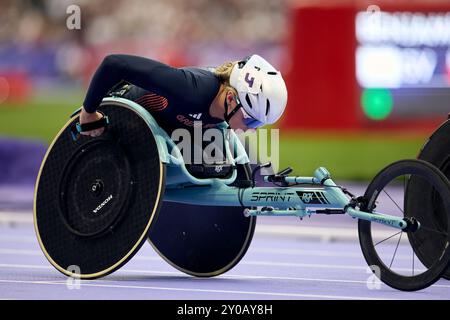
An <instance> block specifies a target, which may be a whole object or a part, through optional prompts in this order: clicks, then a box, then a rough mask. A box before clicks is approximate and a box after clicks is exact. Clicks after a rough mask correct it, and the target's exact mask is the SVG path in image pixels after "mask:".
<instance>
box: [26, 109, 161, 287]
mask: <svg viewBox="0 0 450 320" xmlns="http://www.w3.org/2000/svg"><path fill="white" fill-rule="evenodd" d="M100 110H101V111H102V112H104V113H105V114H106V115H107V116H108V117H109V119H110V125H109V127H108V130H107V132H106V133H104V134H103V135H101V136H100V137H97V138H91V137H87V136H80V137H79V138H78V139H77V140H76V141H74V140H73V139H72V135H71V126H73V125H74V124H75V122H77V121H78V119H77V117H74V118H72V119H71V120H70V121H69V122H68V123H67V124H66V126H65V127H64V128H63V129H62V130H61V131H60V133H59V134H58V136H57V137H56V138H55V140H54V141H53V143H52V145H51V146H50V148H49V150H48V152H47V155H46V157H45V160H44V162H43V164H42V166H41V171H40V173H39V177H38V181H37V185H36V194H35V201H34V218H35V219H34V222H35V229H36V234H37V237H38V241H39V244H40V246H41V248H42V251H43V252H44V254H45V256H46V258H47V259H48V260H49V262H50V263H51V264H52V265H53V266H54V267H55V268H56V269H58V270H59V271H60V272H62V273H64V274H66V275H69V276H71V275H72V272H71V270H70V269H72V267H71V266H77V267H78V269H79V270H80V274H79V275H78V276H79V277H81V278H85V279H92V278H98V277H101V276H105V275H107V274H109V273H111V272H113V271H115V270H117V269H118V268H120V267H121V266H123V265H124V264H125V263H126V262H127V261H129V259H131V257H132V256H133V255H134V254H135V253H136V252H137V251H138V249H139V248H140V247H141V246H142V244H143V243H144V242H145V240H146V238H147V235H148V231H149V230H150V227H151V225H152V223H153V222H154V218H155V217H156V216H157V214H158V212H159V208H160V204H161V199H162V192H163V189H164V179H165V166H164V165H163V164H162V163H161V161H160V159H159V154H158V149H157V146H156V142H155V139H154V137H153V134H152V132H151V130H150V128H149V127H148V125H147V124H146V122H145V121H144V119H143V118H142V116H141V115H140V114H138V113H137V112H135V111H134V110H133V109H131V108H130V107H128V106H127V105H126V104H125V103H121V102H108V103H104V104H103V105H102V106H101V107H100Z"/></svg>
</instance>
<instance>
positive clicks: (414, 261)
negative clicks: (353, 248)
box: [358, 160, 450, 291]
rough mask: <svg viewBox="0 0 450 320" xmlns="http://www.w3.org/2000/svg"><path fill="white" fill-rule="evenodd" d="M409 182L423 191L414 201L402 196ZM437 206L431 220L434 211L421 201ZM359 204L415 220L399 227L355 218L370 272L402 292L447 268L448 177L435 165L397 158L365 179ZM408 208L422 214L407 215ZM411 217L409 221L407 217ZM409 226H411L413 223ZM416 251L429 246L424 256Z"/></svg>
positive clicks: (449, 237)
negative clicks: (368, 180) (427, 256)
mask: <svg viewBox="0 0 450 320" xmlns="http://www.w3.org/2000/svg"><path fill="white" fill-rule="evenodd" d="M411 185H420V188H421V190H423V193H424V194H422V195H420V197H417V198H415V199H414V200H413V202H414V203H412V202H411V201H412V199H411V198H410V197H409V198H408V197H406V195H407V194H408V188H409V187H411ZM427 193H432V195H433V196H432V198H433V199H434V201H437V202H438V203H439V204H440V205H439V208H440V210H441V212H440V213H439V215H440V217H443V219H441V221H440V223H439V224H436V223H435V219H434V217H433V215H434V214H435V213H434V212H431V211H429V210H426V208H427V205H426V203H423V201H426V199H430V197H429V195H428V194H427ZM364 199H366V202H365V203H364V204H363V205H362V206H361V208H360V209H361V210H362V211H366V212H373V213H375V212H380V213H384V214H389V215H392V216H398V217H402V218H407V219H412V218H414V219H416V220H417V221H418V223H419V225H420V226H419V228H418V229H417V230H415V231H413V230H409V231H405V230H399V229H394V228H392V227H389V226H385V225H382V224H379V223H376V222H370V221H365V220H359V223H358V232H359V241H360V245H361V249H362V252H363V254H364V257H365V259H366V261H367V263H368V265H369V266H370V268H371V269H372V271H373V272H374V273H375V274H376V275H377V276H378V277H379V278H380V280H381V281H383V282H384V283H386V284H387V285H389V286H391V287H393V288H396V289H399V290H404V291H415V290H421V289H423V288H426V287H428V286H430V285H432V284H433V283H435V282H436V281H437V280H439V278H440V277H441V276H442V275H443V273H444V272H445V271H446V269H447V266H448V264H449V261H450V246H449V242H450V233H449V221H450V182H449V180H448V179H447V178H446V176H445V175H444V174H443V173H442V172H441V171H439V169H437V168H436V167H435V166H433V165H431V164H429V163H427V162H425V161H421V160H402V161H398V162H395V163H393V164H391V165H389V166H387V167H386V168H384V169H383V170H382V171H381V172H380V173H378V175H377V176H376V177H375V178H374V179H373V180H372V182H371V183H370V184H369V186H368V188H367V190H366V192H365V194H364ZM411 208H415V209H417V208H420V209H422V210H421V214H420V215H418V216H415V215H411V213H413V210H412V209H411ZM410 221H413V220H410ZM412 229H414V228H412ZM419 240H420V246H421V252H422V251H429V250H430V248H433V250H432V251H433V255H432V257H430V259H428V260H427V261H424V259H423V256H422V255H421V254H420V252H419V251H418V250H417V246H418V243H419Z"/></svg>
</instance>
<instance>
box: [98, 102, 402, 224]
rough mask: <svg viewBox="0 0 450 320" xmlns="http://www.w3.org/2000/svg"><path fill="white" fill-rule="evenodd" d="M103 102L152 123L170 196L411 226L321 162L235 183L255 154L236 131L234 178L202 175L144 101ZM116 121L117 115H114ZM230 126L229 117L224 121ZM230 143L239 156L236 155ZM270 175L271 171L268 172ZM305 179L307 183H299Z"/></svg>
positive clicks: (248, 211)
mask: <svg viewBox="0 0 450 320" xmlns="http://www.w3.org/2000/svg"><path fill="white" fill-rule="evenodd" d="M102 105H119V106H123V107H126V108H129V109H131V110H133V111H134V112H136V113H137V114H138V115H140V117H141V118H142V119H143V120H144V121H145V122H146V123H147V125H148V127H149V128H150V129H151V131H152V133H153V135H154V137H155V140H156V144H157V147H158V152H159V157H160V160H161V162H163V163H164V164H165V165H166V187H165V194H164V198H163V199H164V201H171V202H178V203H184V204H191V205H198V206H233V207H242V208H243V214H245V215H246V216H296V217H300V218H302V217H305V216H311V215H313V214H348V215H350V216H351V217H353V218H358V219H363V220H368V221H372V222H376V223H381V224H384V225H387V226H391V227H393V228H397V229H401V230H403V229H406V228H407V227H408V224H407V221H406V220H404V219H403V218H401V217H396V216H391V215H388V214H384V213H381V212H364V211H361V210H359V208H358V207H357V206H356V205H355V202H354V200H355V199H354V198H353V197H349V195H348V194H346V193H345V192H344V191H343V189H342V188H341V187H339V186H337V185H336V184H335V183H334V182H333V180H332V179H331V175H330V173H329V172H328V170H327V169H325V168H323V167H320V168H318V169H317V170H316V171H315V172H314V175H313V176H312V177H295V176H286V177H284V178H283V179H284V181H285V182H286V183H288V184H291V185H294V186H286V187H276V186H275V187H244V188H243V187H237V186H231V184H233V182H234V181H235V180H236V177H237V170H236V164H247V163H249V158H248V156H247V153H246V151H245V149H244V147H243V146H242V144H241V142H240V140H239V139H238V138H237V137H236V134H235V133H234V132H233V131H232V130H231V131H227V132H229V133H230V134H225V132H224V137H225V139H226V141H227V142H230V141H232V143H225V149H226V154H227V159H228V161H229V162H230V163H231V164H232V165H233V167H234V169H233V173H232V174H231V176H230V177H229V178H225V179H220V178H206V179H199V178H196V177H194V176H193V175H191V174H190V173H189V171H188V169H187V168H186V165H185V162H184V160H183V156H182V154H181V151H180V150H179V149H178V147H177V145H176V144H175V143H174V141H172V139H171V138H170V137H169V136H168V134H167V133H166V132H165V131H164V130H163V129H162V128H161V127H160V126H159V125H158V124H157V122H156V120H155V119H154V118H153V117H152V116H151V114H150V113H149V112H148V111H147V110H145V109H144V108H143V107H141V106H140V105H138V104H137V103H134V102H132V101H130V100H127V99H123V98H118V97H109V98H105V99H104V100H103V102H102ZM110 121H111V122H113V121H114V119H110ZM220 128H222V129H223V130H225V129H226V128H227V126H226V125H225V123H224V124H223V125H221V126H220ZM230 144H231V146H232V147H233V148H234V150H233V151H234V152H235V154H237V157H233V156H232V152H231V150H230ZM264 180H265V181H269V180H270V177H268V176H266V177H264ZM295 185H301V186H298V187H297V186H295Z"/></svg>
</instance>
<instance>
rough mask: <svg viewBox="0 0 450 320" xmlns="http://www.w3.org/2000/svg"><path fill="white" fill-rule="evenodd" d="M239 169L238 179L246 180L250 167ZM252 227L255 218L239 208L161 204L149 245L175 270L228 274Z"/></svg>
mask: <svg viewBox="0 0 450 320" xmlns="http://www.w3.org/2000/svg"><path fill="white" fill-rule="evenodd" d="M240 169H241V172H239V171H238V180H239V179H241V180H248V177H249V176H250V167H249V166H248V165H245V166H243V167H241V168H240ZM255 226H256V217H245V216H244V214H243V209H242V208H237V207H217V206H195V205H187V204H181V203H171V202H164V203H163V205H162V208H161V212H160V214H159V216H158V218H157V220H156V221H155V223H154V225H153V226H152V229H151V231H150V234H149V242H150V243H151V245H152V246H153V248H154V249H155V250H156V251H157V253H158V254H159V255H160V256H161V257H162V258H163V259H164V260H166V261H167V262H168V263H169V264H171V265H172V266H173V267H175V268H176V269H178V270H180V271H182V272H184V273H187V274H189V275H193V276H196V277H212V276H218V275H220V274H223V273H225V272H227V271H229V270H230V269H231V268H233V267H234V266H236V264H237V263H238V262H239V261H240V260H241V259H242V257H243V256H244V255H245V253H246V252H247V249H248V248H249V246H250V244H251V241H252V238H253V233H254V230H255Z"/></svg>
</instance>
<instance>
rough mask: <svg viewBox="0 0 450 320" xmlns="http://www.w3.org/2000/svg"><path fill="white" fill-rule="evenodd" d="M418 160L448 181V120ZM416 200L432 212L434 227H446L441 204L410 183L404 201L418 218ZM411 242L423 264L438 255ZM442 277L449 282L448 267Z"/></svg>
mask: <svg viewBox="0 0 450 320" xmlns="http://www.w3.org/2000/svg"><path fill="white" fill-rule="evenodd" d="M418 159H420V160H424V161H427V162H430V163H431V164H433V165H435V166H436V167H437V168H439V169H440V170H441V171H442V173H443V174H444V175H445V176H446V177H447V178H448V179H450V120H447V121H446V122H444V123H443V124H442V125H441V126H440V127H439V128H438V129H437V130H436V131H435V132H434V133H433V134H432V135H431V137H430V138H429V139H428V141H427V142H426V143H425V145H424V146H423V147H422V149H421V151H420V153H419V156H418ZM425 197H426V198H425ZM417 199H422V201H421V203H422V205H421V207H423V206H426V209H425V210H426V211H427V212H433V215H432V217H433V221H434V223H435V224H436V226H438V227H439V226H441V228H443V226H445V225H446V223H447V220H446V217H445V215H443V214H442V212H443V211H442V206H443V203H442V201H438V199H436V194H435V193H433V192H431V191H430V190H427V189H424V187H423V185H420V184H419V183H411V184H410V185H409V187H408V193H407V194H406V199H405V200H406V201H408V202H409V203H410V208H409V212H411V214H413V215H416V216H419V215H421V214H422V210H420V208H421V207H418V206H414V203H417V202H416V200H417ZM411 241H412V242H411V244H412V245H413V247H414V248H415V249H416V252H417V256H418V257H419V258H420V259H421V261H422V262H423V263H425V264H429V263H430V261H433V260H434V257H435V256H436V255H437V254H438V252H436V249H435V248H433V247H431V246H430V247H428V248H427V249H424V248H423V247H422V245H421V243H422V241H421V240H420V239H415V238H411ZM443 277H444V278H445V279H447V280H450V267H449V268H448V269H447V271H446V272H445V273H444V275H443Z"/></svg>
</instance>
